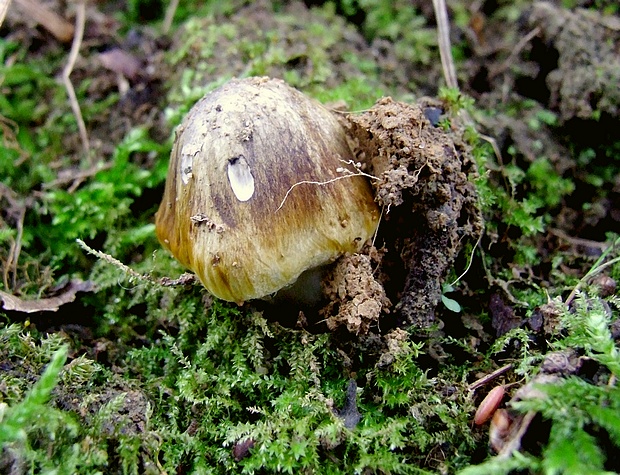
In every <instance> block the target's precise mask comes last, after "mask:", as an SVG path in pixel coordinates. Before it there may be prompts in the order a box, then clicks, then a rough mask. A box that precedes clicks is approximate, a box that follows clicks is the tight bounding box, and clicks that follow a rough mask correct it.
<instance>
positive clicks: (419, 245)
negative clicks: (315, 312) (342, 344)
mask: <svg viewBox="0 0 620 475" xmlns="http://www.w3.org/2000/svg"><path fill="white" fill-rule="evenodd" d="M431 109H432V110H433V111H437V108H436V107H430V106H429V107H426V106H424V105H419V104H414V105H409V104H405V103H402V102H396V101H394V100H392V99H391V98H383V99H381V100H379V101H378V102H377V103H376V104H375V106H374V107H373V108H371V109H370V110H368V111H366V112H363V113H361V114H351V115H349V116H348V117H347V119H346V123H345V125H347V126H348V128H349V130H350V134H351V145H352V147H353V149H354V150H355V153H356V156H357V157H358V158H359V159H360V161H361V162H362V163H364V164H366V166H367V168H368V172H369V174H371V175H372V176H374V177H375V178H376V179H375V180H374V183H373V186H374V190H375V194H376V200H377V202H378V203H379V205H380V206H381V207H382V208H383V220H382V222H381V223H380V225H379V234H378V237H377V239H378V242H379V244H380V245H381V244H383V245H384V246H385V252H384V254H383V258H382V259H381V262H380V266H381V269H382V272H381V273H380V274H379V275H378V279H375V278H374V277H373V275H372V271H371V269H370V268H369V267H370V264H369V262H370V260H369V259H368V258H366V257H365V256H360V257H356V258H355V262H353V261H352V258H351V257H349V258H347V259H345V260H344V261H343V262H342V263H340V264H338V266H337V268H336V271H335V272H334V274H333V277H332V281H330V282H329V283H328V285H327V289H328V292H327V295H328V296H329V297H330V299H331V300H332V302H331V303H330V304H329V305H328V307H327V309H325V310H324V312H326V313H328V314H329V313H330V312H331V311H333V310H335V309H338V311H337V313H336V315H332V316H331V317H329V318H328V320H327V321H328V325H330V326H336V325H338V324H340V323H343V322H344V323H346V325H347V328H348V329H349V330H350V331H353V332H354V333H359V332H362V333H365V332H366V330H367V329H368V326H369V323H370V322H373V321H376V320H378V312H379V311H380V310H381V308H384V307H386V302H388V301H390V300H391V301H394V302H398V304H397V305H396V307H395V309H396V311H397V314H398V321H397V324H398V325H399V326H410V325H413V326H415V327H417V328H427V327H429V326H430V325H431V324H433V322H434V321H435V309H436V307H437V304H438V303H439V301H440V299H441V294H442V289H441V286H442V283H443V281H444V279H445V277H446V275H447V273H448V271H449V269H450V268H451V266H452V265H453V263H454V260H455V258H456V256H457V255H458V253H459V251H460V250H461V248H462V246H463V243H464V242H466V241H467V240H473V241H475V240H476V239H477V238H478V237H479V236H480V233H481V232H482V229H483V224H482V218H481V213H480V209H479V207H478V203H477V194H476V190H475V187H474V184H473V183H472V181H471V179H472V178H474V177H475V176H477V169H476V166H475V163H474V161H473V159H472V157H471V155H470V151H469V148H468V147H467V145H466V144H465V143H464V142H463V141H462V140H461V139H460V138H459V137H458V136H457V134H454V133H452V132H445V131H444V130H443V129H441V128H439V127H437V126H435V125H433V123H432V122H431V121H430V120H429V119H428V118H427V116H426V114H427V113H429V112H430V111H431ZM430 115H431V114H430V113H429V116H430ZM360 273H361V274H362V275H361V276H360ZM379 283H380V284H381V285H382V286H383V290H384V292H382V291H381V290H379V287H378V284H379ZM334 299H337V300H336V301H334ZM373 299H374V302H373Z"/></svg>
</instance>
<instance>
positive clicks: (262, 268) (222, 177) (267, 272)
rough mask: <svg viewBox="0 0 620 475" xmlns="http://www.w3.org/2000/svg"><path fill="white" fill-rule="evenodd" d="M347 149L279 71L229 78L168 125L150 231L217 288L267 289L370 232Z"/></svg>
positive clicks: (225, 295) (333, 123)
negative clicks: (165, 161) (170, 139)
mask: <svg viewBox="0 0 620 475" xmlns="http://www.w3.org/2000/svg"><path fill="white" fill-rule="evenodd" d="M353 158H354V156H353V153H352V152H351V149H350V148H349V146H348V143H347V138H346V135H345V131H344V129H343V128H342V126H341V125H340V123H339V122H338V120H337V119H336V117H335V116H334V114H333V113H332V112H330V111H329V110H328V109H326V108H325V107H323V106H322V105H321V104H320V103H318V102H317V101H315V100H313V99H310V98H308V97H306V96H305V95H303V94H302V93H301V92H299V91H297V90H295V89H293V88H291V87H290V86H288V85H287V84H286V83H284V82H283V81H281V80H277V79H270V78H247V79H239V80H232V81H230V82H229V83H227V84H225V85H224V86H222V87H220V88H218V89H217V90H215V91H213V92H211V93H209V94H207V95H206V96H204V97H203V98H202V99H201V100H199V101H198V102H197V103H196V104H195V105H194V106H193V108H192V109H191V110H190V112H189V113H188V115H187V116H186V118H185V119H184V121H183V123H182V124H181V125H180V126H179V127H178V129H177V131H176V138H175V143H174V146H173V149H172V153H171V159H170V165H169V170H168V176H167V179H166V186H165V191H164V197H163V200H162V202H161V205H160V207H159V210H158V212H157V215H156V232H157V237H158V238H159V240H160V241H161V243H162V244H163V245H164V246H165V247H167V248H168V249H169V250H170V251H171V252H172V254H173V255H174V256H175V257H176V258H177V259H178V260H179V261H180V262H181V263H182V264H183V265H185V266H186V267H188V268H189V269H191V270H192V271H193V272H195V273H196V275H197V276H198V277H199V279H200V280H201V281H202V283H203V284H204V286H205V287H206V288H207V290H209V291H210V292H211V293H212V294H213V295H215V296H216V297H219V298H221V299H224V300H228V301H233V302H238V303H241V302H243V301H246V300H251V299H255V298H261V297H266V296H269V295H270V294H273V293H275V292H277V291H278V290H280V289H282V288H283V287H286V286H289V285H291V284H293V283H294V282H295V281H296V279H297V278H298V277H299V275H300V274H301V273H302V272H303V271H304V270H307V269H311V268H314V267H318V266H320V265H323V264H326V263H329V262H331V261H333V260H335V259H336V258H337V257H338V256H340V255H341V254H343V253H346V252H357V251H359V249H360V248H361V247H362V245H363V244H364V242H365V241H366V240H367V239H368V238H369V237H371V236H372V234H373V233H374V232H375V229H376V227H377V224H378V221H379V209H378V207H377V204H376V203H375V201H374V196H373V193H372V189H371V187H370V184H369V183H368V181H367V179H366V178H365V177H363V176H361V175H359V174H356V170H355V169H354V168H352V167H351V165H350V163H352V160H353ZM343 169H345V171H344V172H343ZM345 175H347V176H346V177H345ZM310 182H311V183H310Z"/></svg>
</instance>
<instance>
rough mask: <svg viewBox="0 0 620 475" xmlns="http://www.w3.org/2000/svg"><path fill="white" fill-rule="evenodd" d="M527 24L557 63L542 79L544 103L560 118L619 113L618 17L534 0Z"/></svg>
mask: <svg viewBox="0 0 620 475" xmlns="http://www.w3.org/2000/svg"><path fill="white" fill-rule="evenodd" d="M529 23H530V26H531V27H533V28H538V29H539V30H540V33H539V35H538V37H539V39H540V40H542V41H543V42H544V44H545V46H546V48H547V49H548V56H549V57H556V58H557V67H556V68H554V69H553V70H551V71H550V72H549V74H548V75H547V77H546V83H547V86H548V88H549V92H550V94H551V96H550V99H549V105H550V107H551V108H553V109H556V108H557V109H558V110H559V112H560V116H561V119H562V120H563V121H567V120H569V119H572V118H573V117H577V118H580V119H591V118H592V117H593V114H594V113H595V112H596V111H598V112H599V113H607V114H609V115H611V116H616V117H617V116H618V113H619V111H620V88H618V83H619V82H620V54H619V53H620V50H619V48H618V45H619V44H620V21H618V18H617V17H609V16H603V15H601V14H599V13H597V12H594V11H591V10H585V9H576V10H575V11H570V10H567V9H564V8H560V7H557V6H555V5H553V4H552V3H548V2H538V3H536V4H535V5H534V7H533V8H532V11H531V13H530V18H529Z"/></svg>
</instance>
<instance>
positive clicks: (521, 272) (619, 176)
mask: <svg viewBox="0 0 620 475" xmlns="http://www.w3.org/2000/svg"><path fill="white" fill-rule="evenodd" d="M311 3H312V2H307V3H302V2H298V1H292V2H267V1H259V2H243V1H230V2H205V5H202V6H193V5H185V4H183V2H181V5H180V6H179V7H178V9H177V10H176V11H175V14H174V16H172V17H171V18H170V20H171V22H168V21H167V19H166V14H167V13H168V12H167V11H166V9H165V6H164V5H162V3H161V2H158V1H155V0H153V1H146V0H143V1H142V0H135V1H132V2H129V3H128V4H127V5H123V6H121V7H119V5H118V4H117V3H116V2H97V3H96V4H92V3H89V4H86V6H85V8H84V10H81V8H82V6H81V5H83V4H81V3H78V2H75V3H69V4H65V3H64V2H55V1H50V2H47V3H46V4H45V6H41V5H38V7H37V8H35V11H34V12H33V10H32V8H28V3H27V2H20V1H17V0H15V1H14V2H13V4H11V5H10V7H9V10H8V12H7V16H6V18H5V19H4V22H3V24H2V26H1V27H0V130H1V131H2V135H1V136H0V137H1V140H0V262H1V263H2V266H1V269H2V280H1V281H0V317H2V322H0V370H1V372H0V443H1V447H2V449H1V451H0V472H2V473H11V474H20V473H84V474H89V473H169V474H171V473H177V474H181V473H258V474H260V473H343V474H350V473H361V474H372V473H377V474H380V473H392V474H397V473H457V472H458V473H465V474H476V473H493V474H497V473H516V472H522V473H605V472H606V473H610V472H616V473H617V472H619V471H620V458H619V457H618V455H617V454H618V449H619V448H620V418H619V416H618V414H620V389H619V388H618V385H617V377H618V375H619V372H620V352H619V351H618V346H617V342H618V338H620V324H619V321H620V320H618V311H619V309H620V299H619V295H618V288H617V281H618V279H620V237H619V235H620V134H619V133H618V131H619V130H620V87H618V84H620V7H618V5H617V2H615V1H613V0H609V1H605V0H597V1H586V0H563V1H549V2H542V1H533V2H532V1H522V0H519V1H514V2H491V1H480V2H468V1H461V0H455V1H452V2H449V5H448V16H449V26H450V31H449V33H450V41H451V53H452V56H453V57H454V62H455V66H456V77H457V80H458V86H459V87H458V89H457V88H454V87H452V88H449V87H447V86H446V81H445V79H444V74H445V70H446V66H445V64H442V61H441V56H440V49H439V46H438V40H437V31H436V21H435V13H434V11H433V7H432V4H431V3H430V2H423V1H413V2H406V1H396V2H381V1H378V0H377V1H375V0H366V1H361V0H360V1H346V2H344V1H343V2H328V3H325V4H323V3H320V2H317V3H316V4H311ZM24 5H26V6H24ZM48 8H49V10H50V11H51V12H55V14H56V15H58V18H57V20H58V21H57V24H58V25H59V26H58V29H57V30H54V29H53V28H52V27H51V26H50V23H49V19H50V18H52V17H53V16H51V15H50V14H49V12H47V10H46V9H48ZM36 12H39V13H42V14H43V15H42V17H43V18H40V17H39V16H37V14H36ZM82 14H83V15H84V19H85V23H84V33H83V36H82V37H81V43H80V44H79V45H76V46H79V55H77V56H76V57H75V58H74V61H72V59H71V55H70V51H71V46H72V43H71V42H72V39H73V38H74V34H76V33H75V32H77V36H79V30H80V28H79V19H80V17H81V15H82ZM74 24H76V25H78V26H77V27H74ZM69 66H70V67H69ZM250 76H269V77H273V78H280V79H283V80H284V81H285V82H286V83H288V84H289V85H291V86H293V87H295V88H297V89H298V90H300V91H302V92H304V93H305V94H307V95H308V96H310V97H313V98H315V99H317V100H318V101H320V102H321V103H323V104H324V105H325V106H326V107H327V108H328V109H329V110H331V111H333V113H334V114H336V115H337V116H338V117H339V120H340V121H341V124H342V125H343V127H344V128H345V129H346V131H347V133H348V134H349V138H350V145H351V148H352V153H353V154H354V155H355V157H356V160H359V165H357V167H358V171H363V173H364V174H365V175H366V176H367V177H369V179H370V183H371V185H372V189H373V192H374V195H375V200H376V202H377V203H378V205H379V207H380V209H381V220H380V223H379V227H378V230H377V232H376V234H375V236H374V237H373V239H372V241H369V242H368V243H367V244H366V245H365V247H364V248H363V249H362V250H361V251H360V252H359V253H356V254H353V255H346V256H343V257H342V258H340V259H338V260H337V261H336V262H334V263H333V264H332V265H331V266H330V267H328V268H327V270H326V273H325V275H324V277H323V281H322V283H321V285H322V292H323V301H322V302H321V304H320V305H318V306H315V307H312V308H308V307H307V306H301V305H299V304H297V303H295V302H294V301H293V302H290V301H289V302H287V304H286V305H280V306H278V305H274V304H270V303H268V302H264V301H250V302H245V303H243V304H242V305H237V304H234V303H228V302H224V301H221V300H218V299H215V298H213V297H212V296H211V295H210V294H209V293H208V292H207V291H206V290H205V289H204V288H203V287H202V285H200V283H198V282H197V281H196V280H195V279H194V278H193V277H192V276H191V275H190V274H185V273H184V272H186V270H187V269H184V268H183V267H182V266H181V265H180V264H179V263H178V262H177V261H176V260H175V259H174V258H173V256H171V255H170V253H169V252H167V251H166V250H164V249H163V248H162V246H161V244H160V243H159V242H158V241H157V238H156V234H155V214H156V212H157V210H158V207H159V205H160V202H161V200H162V196H163V194H164V185H165V181H166V176H167V173H168V164H169V161H170V152H171V149H172V144H173V141H174V139H175V129H176V127H177V126H178V125H179V124H180V123H181V121H182V120H183V118H184V117H185V116H186V114H187V112H188V111H189V110H190V108H191V107H192V106H193V105H194V104H195V103H196V101H197V100H199V99H200V98H201V97H203V96H204V95H205V94H208V93H210V92H211V91H213V90H215V89H217V88H218V87H220V86H222V85H223V84H225V83H227V82H228V81H230V80H231V79H232V78H244V77H250ZM73 88H74V91H75V92H74V94H75V98H74V99H72V98H71V95H72V90H73ZM78 109H79V113H78ZM82 124H83V125H84V128H83V130H82V129H81V125H82ZM274 176H275V177H276V178H277V171H276V172H275V173H274ZM299 180H300V181H303V180H308V178H307V177H300V178H299ZM291 186H292V185H291ZM487 395H489V396H488V397H487V398H486V399H485V396H487Z"/></svg>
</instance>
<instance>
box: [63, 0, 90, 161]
mask: <svg viewBox="0 0 620 475" xmlns="http://www.w3.org/2000/svg"><path fill="white" fill-rule="evenodd" d="M85 23H86V3H85V1H80V2H78V3H77V5H76V17H75V36H74V37H73V43H72V44H71V51H70V53H69V61H68V62H67V65H66V66H65V68H64V69H63V71H62V82H63V83H64V85H65V88H66V89H67V94H68V95H69V101H70V102H71V109H72V110H73V114H74V115H75V119H76V121H77V124H78V129H79V131H80V138H81V140H82V148H83V149H84V154H85V155H86V156H87V157H90V143H89V141H88V134H87V133H86V125H85V124H84V119H83V118H82V111H81V110H80V104H79V103H78V100H77V96H76V95H75V89H74V88H73V84H72V83H71V79H70V77H69V76H70V75H71V72H72V71H73V67H74V66H75V61H76V60H77V57H78V54H79V52H80V46H81V45H82V38H83V36H84V25H85Z"/></svg>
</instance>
